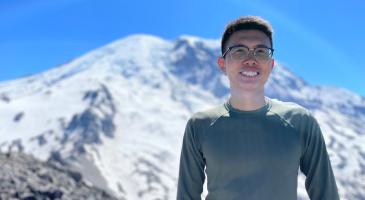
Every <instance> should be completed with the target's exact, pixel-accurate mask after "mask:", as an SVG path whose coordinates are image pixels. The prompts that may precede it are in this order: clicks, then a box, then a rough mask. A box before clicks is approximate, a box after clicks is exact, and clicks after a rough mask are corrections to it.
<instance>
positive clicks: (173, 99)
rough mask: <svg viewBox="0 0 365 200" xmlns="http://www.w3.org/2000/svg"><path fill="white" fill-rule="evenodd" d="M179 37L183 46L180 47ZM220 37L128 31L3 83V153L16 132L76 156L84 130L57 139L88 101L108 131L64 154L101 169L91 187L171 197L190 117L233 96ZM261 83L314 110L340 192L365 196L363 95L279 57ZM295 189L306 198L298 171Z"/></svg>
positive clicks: (44, 154) (40, 148) (37, 150)
mask: <svg viewBox="0 0 365 200" xmlns="http://www.w3.org/2000/svg"><path fill="white" fill-rule="evenodd" d="M177 44H179V45H182V46H179V48H176V47H177ZM219 45H220V41H218V40H209V39H202V38H198V37H195V36H187V35H185V36H181V37H179V38H178V39H176V40H174V41H168V40H164V39H161V38H159V37H156V36H151V35H143V34H139V35H132V36H130V37H127V38H123V39H120V40H117V41H115V42H113V43H110V44H107V45H105V46H103V47H101V48H98V49H96V50H94V51H91V52H89V53H87V54H85V55H83V56H81V57H80V58H77V59H74V60H72V61H70V62H69V63H66V64H64V65H62V66H59V67H57V68H54V69H51V70H49V71H46V72H43V73H41V74H36V75H33V76H30V77H24V78H22V79H19V80H13V81H8V82H4V83H0V97H2V96H6V97H7V98H9V101H6V100H2V99H0V110H1V112H0V121H1V122H2V123H1V124H0V149H1V151H7V150H8V149H9V146H11V144H12V142H14V141H16V140H18V139H19V140H21V144H22V145H23V146H24V151H25V152H28V153H32V154H34V155H35V156H37V157H38V158H41V159H42V160H46V159H47V158H48V156H49V155H50V152H52V151H58V152H60V153H61V154H62V156H63V157H64V158H66V159H70V158H71V157H72V156H74V157H79V156H80V155H78V154H77V153H75V151H74V148H75V142H78V141H80V140H82V139H83V138H82V137H81V136H78V135H77V132H76V133H73V137H72V140H71V139H70V140H68V141H67V142H66V144H62V143H61V139H62V138H63V137H64V135H65V128H66V127H67V126H68V125H69V123H70V122H71V120H72V118H73V117H74V116H75V115H77V114H80V113H82V112H84V111H85V110H87V109H90V110H92V112H93V113H95V116H96V117H99V118H102V117H103V116H107V115H108V116H109V115H110V116H112V117H113V118H112V120H113V124H114V125H115V132H114V136H113V137H108V136H106V135H104V134H102V133H98V134H99V136H100V138H101V143H100V144H98V143H88V144H85V151H86V153H85V154H84V157H83V158H82V159H81V158H80V159H79V161H78V162H76V161H72V159H70V160H69V161H70V162H74V164H75V166H76V165H77V166H78V167H79V168H81V169H84V171H85V172H86V171H93V173H94V172H95V171H98V173H97V174H99V175H98V176H100V177H90V176H91V175H90V174H89V175H86V178H87V179H88V180H89V181H90V182H93V181H94V184H96V185H97V183H95V182H98V181H97V180H100V182H101V183H103V181H102V180H105V181H106V183H107V184H105V188H108V189H109V190H110V191H113V193H114V194H115V195H117V196H119V197H125V198H126V199H131V200H133V199H141V200H143V199H153V198H160V199H162V198H165V199H175V194H176V184H177V174H178V165H179V156H180V148H181V143H182V136H183V131H184V128H185V123H186V121H187V119H188V118H189V117H190V116H191V115H192V114H193V113H194V112H197V111H198V110H204V109H206V108H209V107H211V106H215V105H218V104H221V103H223V102H224V101H225V99H226V98H227V97H228V95H229V94H228V93H227V92H226V90H224V89H227V87H228V86H229V83H228V81H227V78H226V77H225V76H224V75H223V74H222V73H221V72H220V71H219V69H218V67H217V66H216V64H215V60H213V58H214V57H215V56H218V55H219ZM189 49H190V50H189ZM189 59H190V61H191V62H190V61H189V62H187V61H186V60H189ZM193 61H194V62H193ZM178 64H181V66H177V65H178ZM187 64H189V65H188V66H187ZM181 67H184V68H181ZM102 87H106V89H107V90H108V91H109V92H110V95H111V98H112V100H111V101H110V102H107V101H105V100H100V101H98V103H97V105H95V106H94V107H91V105H90V104H89V101H86V100H84V96H85V94H86V93H87V92H89V91H100V88H102ZM266 91H267V94H268V96H270V97H274V98H279V99H283V100H289V101H296V102H297V103H299V104H301V105H303V106H305V107H308V108H309V109H311V111H312V113H313V114H314V116H315V117H316V118H317V120H318V121H319V123H320V125H321V128H322V130H323V134H324V138H325V140H326V144H327V147H328V152H329V154H330V159H331V161H332V164H333V167H334V173H335V176H336V178H337V180H338V181H337V184H338V186H339V190H340V193H341V196H342V198H343V199H356V197H357V196H360V197H362V198H364V197H365V190H364V189H363V188H365V185H364V183H362V182H360V180H364V179H365V175H364V173H363V170H364V166H365V158H364V156H361V154H363V155H365V147H364V145H363V144H365V134H364V131H363V128H362V125H361V124H364V123H365V112H362V111H361V109H363V110H365V100H364V98H362V97H361V96H359V95H357V94H353V93H351V92H349V91H347V90H344V89H341V88H334V87H328V86H312V85H309V84H308V83H306V82H305V81H304V80H302V79H301V78H300V77H297V76H296V75H294V74H293V73H292V72H290V71H289V70H288V69H287V68H286V67H285V66H283V65H282V64H281V63H280V62H277V65H276V66H275V67H274V71H273V74H272V76H271V78H270V82H269V85H268V87H267V88H266ZM219 93H223V94H224V95H222V96H219V95H217V94H219ZM98 95H102V94H99V93H98ZM99 97H100V96H99ZM339 97H341V98H339ZM113 106H114V107H115V109H116V114H115V115H112V114H111V113H112V111H113V110H112V108H113ZM19 113H23V115H22V117H19V116H21V114H19ZM16 116H18V118H20V119H19V120H18V121H17V122H15V121H14V119H15V118H16ZM98 122H99V121H97V123H98ZM95 126H101V125H100V124H96V125H95ZM38 136H44V138H45V140H46V143H45V144H43V145H40V144H39V141H38V140H37V139H34V138H37V137H38ZM83 163H84V165H87V166H82V165H83ZM85 163H88V164H85ZM89 165H90V166H89ZM91 168H92V169H91ZM88 169H89V170H88ZM94 174H96V172H95V173H94ZM88 176H89V177H88ZM95 176H96V175H95ZM204 192H205V194H206V192H207V191H206V190H205V191H204ZM298 195H299V199H308V197H307V195H306V191H305V188H304V176H303V175H300V177H299V179H298Z"/></svg>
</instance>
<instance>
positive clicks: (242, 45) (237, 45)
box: [228, 44, 271, 49]
mask: <svg viewBox="0 0 365 200" xmlns="http://www.w3.org/2000/svg"><path fill="white" fill-rule="evenodd" d="M232 47H246V48H249V47H248V46H246V45H244V44H235V45H232V46H229V47H228V48H232ZM258 47H264V48H269V49H271V47H268V46H266V45H264V44H258V45H255V46H254V47H253V48H258Z"/></svg>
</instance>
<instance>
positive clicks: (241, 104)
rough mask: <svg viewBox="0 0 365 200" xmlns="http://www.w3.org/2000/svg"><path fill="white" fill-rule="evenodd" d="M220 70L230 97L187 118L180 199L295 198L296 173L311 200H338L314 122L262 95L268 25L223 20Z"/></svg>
mask: <svg viewBox="0 0 365 200" xmlns="http://www.w3.org/2000/svg"><path fill="white" fill-rule="evenodd" d="M221 50H222V56H221V57H219V58H218V65H219V68H220V69H221V70H222V72H223V73H224V74H225V75H226V76H227V77H228V79H229V82H230V93H231V94H230V98H229V100H228V101H227V102H226V103H224V105H221V106H219V107H216V108H213V109H210V110H207V111H203V112H199V113H196V114H195V115H193V117H192V118H191V119H190V120H189V121H188V123H187V126H186V129H185V134H184V140H183V146H182V150H181V158H180V170H179V181H178V190H177V199H178V200H190V199H193V200H196V199H201V193H202V188H203V183H204V179H205V174H204V169H205V173H206V175H207V184H208V195H207V197H206V199H207V200H233V199H237V200H238V199H239V200H242V199H247V200H296V199H297V179H298V168H300V170H301V171H302V172H303V173H304V174H305V175H306V182H305V186H306V189H307V192H308V195H309V197H310V199H311V200H338V199H339V196H338V191H337V186H336V183H335V179H334V176H333V172H332V168H331V164H330V160H329V158H328V154H327V150H326V146H325V143H324V139H323V136H322V133H321V130H320V128H319V125H318V123H317V121H316V120H315V119H314V118H313V117H312V116H311V114H310V113H309V112H308V111H307V110H306V109H304V108H303V107H300V106H299V105H297V104H294V103H285V102H281V101H278V100H274V99H270V98H267V97H265V96H264V85H265V83H266V81H267V79H268V77H269V75H270V73H271V70H272V68H273V66H274V59H273V58H272V55H273V51H274V49H273V42H272V28H271V25H270V24H269V23H268V22H267V21H265V20H264V19H262V18H260V17H254V16H248V17H241V18H238V19H237V20H234V21H233V22H231V23H229V24H228V26H227V27H226V29H225V31H224V34H223V37H222V43H221Z"/></svg>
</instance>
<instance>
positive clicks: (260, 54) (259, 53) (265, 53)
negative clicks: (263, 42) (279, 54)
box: [254, 47, 272, 60]
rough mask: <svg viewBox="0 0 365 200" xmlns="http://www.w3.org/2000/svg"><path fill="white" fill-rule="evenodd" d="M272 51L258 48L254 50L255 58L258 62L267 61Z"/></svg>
mask: <svg viewBox="0 0 365 200" xmlns="http://www.w3.org/2000/svg"><path fill="white" fill-rule="evenodd" d="M271 54H272V51H271V49H269V48H265V47H259V48H255V49H254V55H255V58H257V59H260V60H267V59H269V58H270V57H271Z"/></svg>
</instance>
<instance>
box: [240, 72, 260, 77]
mask: <svg viewBox="0 0 365 200" xmlns="http://www.w3.org/2000/svg"><path fill="white" fill-rule="evenodd" d="M241 74H242V75H244V76H250V77H254V76H257V75H258V74H259V73H258V72H246V71H244V72H241Z"/></svg>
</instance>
